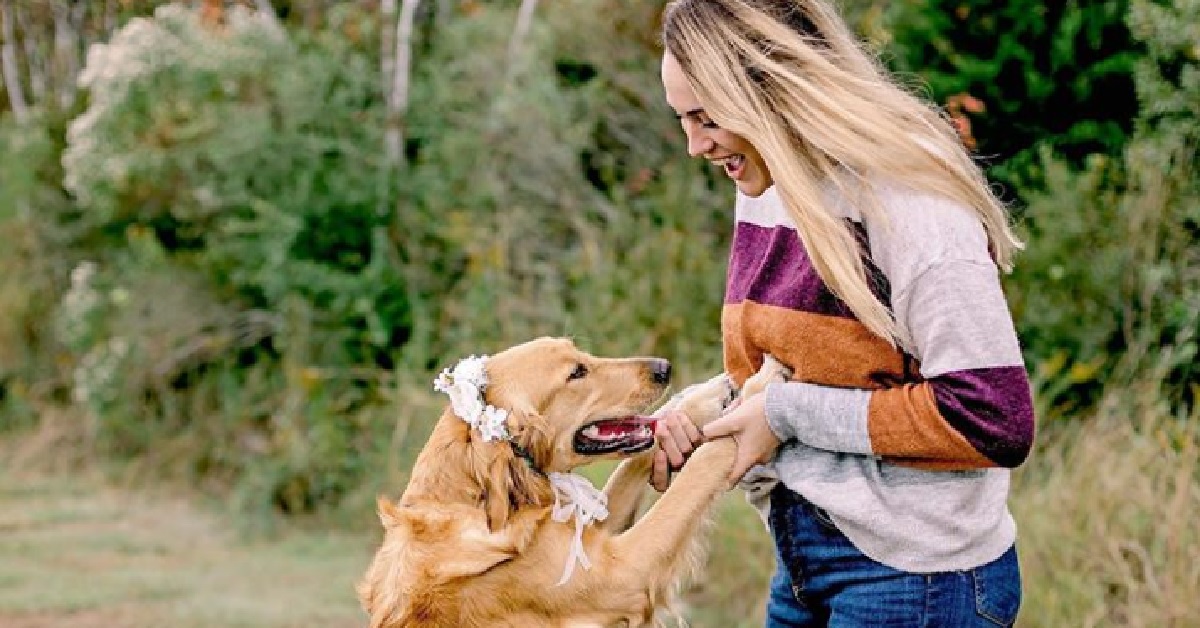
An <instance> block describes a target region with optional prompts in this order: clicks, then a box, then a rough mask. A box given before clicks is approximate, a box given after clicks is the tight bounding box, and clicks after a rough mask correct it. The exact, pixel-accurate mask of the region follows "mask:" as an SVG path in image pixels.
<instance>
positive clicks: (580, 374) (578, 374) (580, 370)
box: [567, 364, 588, 380]
mask: <svg viewBox="0 0 1200 628" xmlns="http://www.w3.org/2000/svg"><path fill="white" fill-rule="evenodd" d="M587 374H588V369H587V367H586V366H584V365H582V364H576V365H575V370H574V371H571V374H570V375H569V376H567V379H568V380H572V379H583V378H584V377H586V376H587Z"/></svg>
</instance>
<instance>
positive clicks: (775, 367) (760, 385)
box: [741, 353, 792, 397]
mask: <svg viewBox="0 0 1200 628" xmlns="http://www.w3.org/2000/svg"><path fill="white" fill-rule="evenodd" d="M791 378H792V369H790V368H788V367H787V365H786V364H784V363H783V362H780V361H779V360H776V359H775V356H773V355H771V354H769V353H768V354H766V355H765V356H763V363H762V367H760V368H759V369H758V372H757V373H755V374H754V375H753V376H751V377H750V379H748V380H746V383H745V384H744V385H743V386H742V393H741V396H743V397H749V396H750V395H754V394H757V393H760V392H762V391H764V390H766V389H767V384H772V383H779V382H786V381H788V380H789V379H791Z"/></svg>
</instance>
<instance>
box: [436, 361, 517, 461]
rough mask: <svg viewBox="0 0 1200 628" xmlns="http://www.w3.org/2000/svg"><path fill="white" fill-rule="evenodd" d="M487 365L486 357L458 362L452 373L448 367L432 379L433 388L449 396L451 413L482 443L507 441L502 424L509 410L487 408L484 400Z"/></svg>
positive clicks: (506, 429)
mask: <svg viewBox="0 0 1200 628" xmlns="http://www.w3.org/2000/svg"><path fill="white" fill-rule="evenodd" d="M486 363H487V356H486V355H484V356H474V355H473V356H471V357H469V358H465V359H463V360H460V361H459V362H458V364H456V365H454V369H453V370H451V369H449V368H447V369H445V370H443V371H442V373H441V374H440V375H438V376H437V379H435V380H433V389H434V390H436V391H438V392H443V393H446V395H447V396H448V397H450V407H451V408H453V410H454V414H456V415H458V417H459V418H460V419H462V420H463V421H466V422H467V424H468V425H470V426H471V427H472V428H473V429H476V430H479V433H480V436H482V437H483V440H484V441H485V442H490V441H492V440H508V426H507V425H506V424H505V421H506V419H507V418H508V411H507V410H503V409H500V408H496V407H494V406H490V405H487V404H486V403H484V400H483V391H484V390H486V389H487V384H488V378H487V371H486V369H485V368H484V365H485V364H486Z"/></svg>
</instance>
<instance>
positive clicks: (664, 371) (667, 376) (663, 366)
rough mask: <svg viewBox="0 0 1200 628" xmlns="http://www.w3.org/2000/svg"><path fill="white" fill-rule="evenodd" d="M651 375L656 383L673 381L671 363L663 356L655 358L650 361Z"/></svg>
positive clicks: (664, 383)
mask: <svg viewBox="0 0 1200 628" xmlns="http://www.w3.org/2000/svg"><path fill="white" fill-rule="evenodd" d="M650 376H651V377H653V378H654V383H655V384H663V385H666V384H669V383H671V363H670V362H668V361H666V360H663V359H662V358H654V359H653V360H651V361H650Z"/></svg>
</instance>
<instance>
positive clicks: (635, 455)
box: [358, 338, 786, 628]
mask: <svg viewBox="0 0 1200 628" xmlns="http://www.w3.org/2000/svg"><path fill="white" fill-rule="evenodd" d="M768 366H769V368H764V370H763V371H762V372H760V374H759V375H757V376H755V377H754V378H752V379H751V381H750V382H747V385H746V387H745V389H744V392H750V391H751V390H752V389H753V390H757V389H761V387H762V386H764V385H765V384H766V382H767V381H770V380H771V379H780V380H781V379H782V378H783V377H786V373H784V372H783V369H782V367H781V366H779V365H778V363H775V362H773V361H770V364H769V365H768ZM670 370H671V365H670V363H669V362H667V361H666V360H663V359H660V358H624V359H614V358H600V357H595V356H592V355H589V354H587V353H584V352H582V351H580V350H579V349H577V348H576V347H575V346H574V344H573V343H572V342H571V341H569V340H566V339H559V338H539V339H537V340H533V341H530V342H527V343H524V344H521V345H518V346H516V347H513V348H511V349H508V350H506V351H503V352H501V353H498V354H496V355H494V356H492V357H491V358H488V359H487V361H486V377H487V380H486V381H487V383H486V388H484V389H483V390H484V392H483V397H484V399H483V400H482V401H484V402H486V404H487V405H488V406H491V407H492V408H493V409H501V410H502V411H503V412H505V413H506V415H505V416H506V418H505V420H504V423H505V429H506V431H505V434H504V436H505V437H504V438H499V437H497V438H492V439H487V438H485V437H484V434H483V433H482V432H481V430H480V429H473V428H472V426H471V425H469V424H468V423H467V422H466V421H464V420H463V419H462V418H460V416H459V415H457V414H456V413H455V411H454V408H453V407H452V406H451V407H447V409H446V410H445V411H444V412H443V413H442V416H441V418H440V419H439V421H438V423H437V425H436V426H435V428H434V430H433V433H432V435H431V436H430V438H429V441H428V442H427V443H426V445H425V448H424V449H423V450H422V451H421V454H420V455H419V456H418V458H417V461H416V463H415V464H414V466H413V469H412V473H411V476H410V479H409V483H408V486H407V489H406V490H405V491H404V494H403V496H402V497H401V498H400V500H399V501H398V502H392V501H389V500H387V499H384V498H380V500H379V518H380V520H381V521H382V523H383V527H384V538H383V542H382V545H381V546H380V548H379V550H378V551H377V553H376V554H375V556H374V559H373V560H372V562H371V564H370V566H369V568H368V569H367V572H366V575H365V576H364V577H363V579H362V581H361V582H360V583H359V585H358V594H359V599H360V600H361V602H362V604H363V607H364V609H365V610H366V611H367V613H368V615H369V616H370V626H371V627H372V628H397V627H401V626H434V627H441V626H445V627H455V628H463V627H469V626H488V627H504V626H508V627H512V628H518V627H519V628H541V627H547V628H549V627H564V628H566V627H584V626H588V627H592V626H595V627H609V626H631V627H633V626H644V625H647V624H651V623H653V622H654V618H655V614H656V611H658V610H661V609H662V608H664V606H665V605H667V604H668V602H669V601H670V600H669V598H670V596H671V594H672V592H673V590H674V587H675V585H676V584H677V581H678V580H679V579H680V578H681V577H682V576H684V575H685V574H686V572H687V571H688V570H689V567H690V566H689V564H688V563H689V554H690V552H689V550H690V548H691V547H692V545H693V543H694V542H695V540H696V539H697V537H698V536H699V533H700V531H701V529H702V527H703V526H704V522H705V520H706V517H707V513H708V511H709V510H710V507H711V505H712V504H713V503H714V502H715V500H716V498H717V497H718V496H719V495H720V494H721V493H722V492H723V491H724V490H725V487H726V476H727V475H728V473H729V471H730V469H731V467H732V465H733V459H734V453H735V443H734V442H733V441H732V440H731V439H728V438H723V439H716V440H713V441H711V442H707V443H704V444H703V445H701V446H700V447H699V448H697V449H696V451H695V452H694V453H693V454H692V455H691V457H690V459H689V461H688V462H687V464H685V465H684V467H683V469H682V470H681V471H680V472H679V473H678V475H677V476H676V477H675V479H674V481H673V483H672V484H671V487H670V489H668V490H667V491H666V492H665V493H664V494H663V495H662V497H661V498H659V499H658V500H657V501H656V502H655V503H654V504H653V506H651V507H650V509H649V510H648V511H647V512H646V513H645V515H644V516H642V517H641V518H640V519H636V521H635V518H636V517H637V512H638V509H639V501H640V499H641V496H642V495H643V493H645V492H646V491H647V480H648V478H649V473H650V467H651V463H652V457H651V456H652V452H650V451H648V450H650V448H651V447H652V445H653V444H654V429H653V421H654V419H653V417H651V416H646V415H644V414H642V413H644V412H647V410H648V408H649V407H650V406H652V405H653V404H654V403H655V402H657V401H658V400H660V399H661V398H662V397H663V396H664V392H665V391H666V389H667V386H668V384H669V379H670ZM735 392H736V391H734V390H733V388H732V386H731V384H730V383H729V380H728V378H726V377H724V376H718V377H715V378H713V379H711V380H709V381H708V382H706V383H703V384H700V385H697V386H693V387H692V388H690V389H689V390H688V391H685V393H686V394H681V395H679V396H677V397H678V398H677V399H676V400H673V401H672V404H673V406H678V407H680V409H682V410H683V411H684V412H686V413H687V414H688V416H689V417H691V418H692V419H693V421H696V422H697V423H698V424H703V423H705V422H707V421H709V420H712V419H714V418H716V417H717V416H719V415H720V414H721V412H722V411H723V410H724V409H725V407H726V406H727V405H728V403H729V402H730V401H731V400H732V399H733V397H734V394H735ZM452 399H453V397H452ZM672 404H668V405H672ZM617 457H620V458H625V460H624V461H623V462H622V464H621V465H620V466H618V468H617V469H616V470H615V471H614V472H613V474H612V476H611V477H610V478H609V481H608V482H607V484H606V485H605V488H604V493H605V495H606V497H607V509H608V517H607V518H605V519H603V520H598V521H595V522H592V523H590V524H589V525H587V526H586V527H583V528H582V537H581V541H582V549H583V553H584V555H585V556H586V559H584V560H581V565H580V566H578V568H574V569H573V571H570V572H569V578H567V579H566V581H565V582H562V581H561V579H562V578H566V575H564V566H566V565H569V564H570V563H569V561H570V560H573V559H574V556H575V553H574V552H573V551H572V547H573V544H575V543H576V542H577V541H576V538H577V535H578V530H579V528H577V524H578V522H577V521H573V520H569V519H568V520H565V521H560V520H559V518H558V517H555V516H552V510H553V509H554V506H555V488H554V486H552V483H551V477H553V476H554V475H555V474H559V473H567V472H570V471H571V470H572V469H574V468H576V467H578V466H581V465H584V464H587V463H590V462H593V461H596V460H599V459H603V458H617ZM598 519H599V518H598ZM575 547H578V545H575ZM585 560H586V561H587V562H584V561H585ZM589 563H590V565H589Z"/></svg>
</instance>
